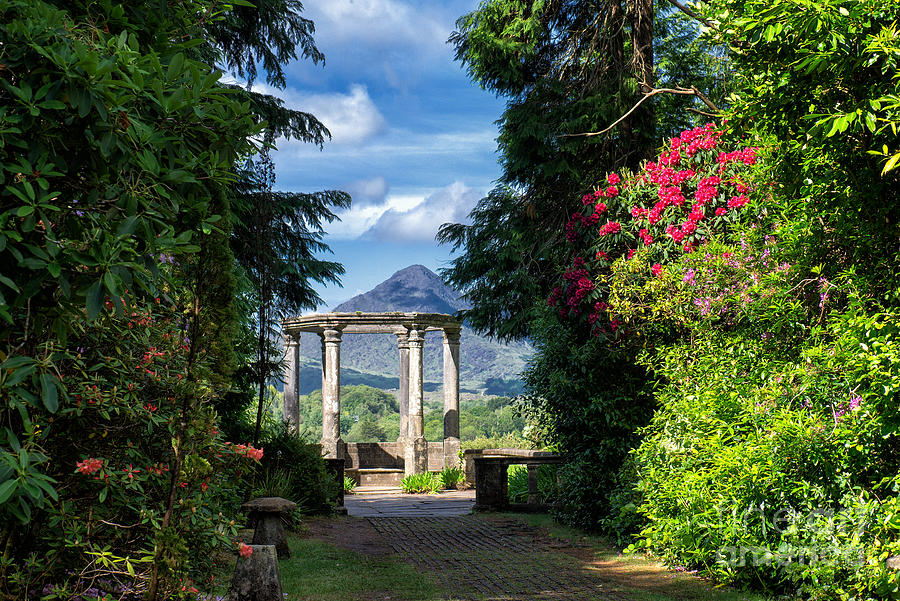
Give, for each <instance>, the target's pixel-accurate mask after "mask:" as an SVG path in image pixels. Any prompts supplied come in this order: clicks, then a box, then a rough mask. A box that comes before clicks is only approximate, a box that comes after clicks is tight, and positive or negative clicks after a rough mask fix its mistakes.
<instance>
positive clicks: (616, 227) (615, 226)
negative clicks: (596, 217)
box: [599, 221, 622, 236]
mask: <svg viewBox="0 0 900 601" xmlns="http://www.w3.org/2000/svg"><path fill="white" fill-rule="evenodd" d="M621 231H622V224H621V223H619V222H618V221H607V222H606V223H604V224H603V225H601V226H600V231H599V234H600V235H601V236H605V235H606V234H618V233H619V232H621Z"/></svg>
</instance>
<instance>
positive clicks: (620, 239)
mask: <svg viewBox="0 0 900 601" xmlns="http://www.w3.org/2000/svg"><path fill="white" fill-rule="evenodd" d="M721 138H722V132H720V131H717V130H716V129H715V126H714V125H713V124H708V125H706V126H703V127H698V128H694V129H691V130H688V131H685V132H682V133H681V135H680V136H678V137H677V138H674V139H672V140H671V142H670V144H669V146H668V148H667V149H666V150H665V151H663V152H662V153H660V155H659V157H658V159H657V160H656V161H655V162H648V163H647V164H646V165H645V166H644V167H643V169H642V170H641V171H640V172H638V173H637V174H635V175H634V176H625V177H620V176H619V175H618V174H616V173H611V174H609V175H608V176H607V178H606V182H604V183H603V186H598V188H597V189H596V190H595V191H593V192H590V193H588V194H585V195H584V196H583V197H582V199H581V200H582V205H583V206H584V207H585V209H584V210H583V211H580V212H576V213H574V214H572V216H571V218H570V219H569V220H568V222H567V223H566V226H565V238H566V239H567V240H568V241H570V242H575V241H577V240H579V238H580V237H582V236H585V237H588V239H587V240H586V241H587V242H588V243H589V244H593V245H594V248H593V249H591V255H589V256H593V258H594V259H593V260H594V261H595V262H594V263H593V266H592V265H587V264H586V262H585V261H584V259H581V258H580V257H579V258H576V259H575V266H574V268H571V269H569V270H567V271H566V272H565V273H564V274H563V279H564V283H563V284H562V285H561V286H560V287H557V288H556V289H554V290H553V293H552V294H551V295H550V296H549V298H548V299H547V302H548V304H549V305H551V306H554V307H558V308H559V313H560V315H561V316H563V317H571V316H577V315H581V314H584V315H586V316H587V320H588V321H589V322H590V323H591V325H592V330H593V331H595V332H596V331H609V329H610V328H612V331H615V329H616V328H613V327H612V321H610V324H609V325H607V326H604V325H602V320H600V315H601V312H602V311H606V305H605V303H603V298H604V290H603V288H602V287H601V285H600V284H599V283H598V281H597V279H596V277H595V276H596V273H594V271H595V269H606V268H607V267H608V265H609V263H611V262H613V261H615V260H616V259H618V258H619V257H627V258H628V259H630V258H631V257H632V256H633V255H634V254H635V252H636V249H635V248H628V246H626V245H627V244H628V241H629V240H630V239H631V238H632V236H633V237H634V238H636V239H638V240H639V241H640V242H638V244H641V245H642V246H644V247H653V246H654V244H657V245H661V246H662V247H663V249H664V250H660V251H657V250H651V251H650V252H651V256H656V255H658V254H659V253H661V252H665V253H666V256H668V255H667V253H669V252H671V246H670V244H671V243H668V240H671V241H672V243H674V244H675V245H676V246H675V249H676V250H677V251H679V252H691V251H693V250H694V249H695V248H696V247H697V245H698V244H701V243H702V242H703V241H704V240H705V239H706V238H707V237H708V236H709V234H710V233H711V232H712V231H713V228H714V227H717V226H718V227H721V226H722V224H723V223H722V221H720V220H718V219H716V220H715V221H713V220H711V219H709V217H711V216H712V215H715V217H716V218H721V217H723V216H725V215H727V213H728V211H729V209H735V210H737V209H741V208H743V207H745V206H746V205H748V204H749V198H748V196H747V193H749V191H750V187H749V186H748V185H747V184H745V183H744V182H743V181H741V179H740V177H741V175H740V172H741V170H743V169H744V168H745V167H744V166H749V165H753V164H755V163H756V160H757V154H758V149H757V148H744V149H741V150H737V151H734V152H720V151H716V150H715V149H716V148H717V147H718V145H719V143H720V140H721ZM710 151H715V152H710ZM648 188H649V190H648ZM647 192H649V193H650V194H653V193H654V192H655V194H654V195H655V196H656V202H654V203H653V204H652V206H640V205H641V204H642V203H643V201H644V199H646V198H647V197H648V195H647ZM732 194H734V196H731V195H732ZM650 197H651V198H652V196H650ZM729 197H730V198H729ZM726 198H728V200H727V202H726V200H725V199H726ZM600 199H604V200H605V203H608V204H609V206H607V204H605V203H604V202H601V201H600ZM689 199H690V200H691V201H692V203H691V204H688V201H689ZM629 201H631V202H630V203H629ZM635 201H637V202H635ZM626 203H628V204H626ZM623 205H624V206H623ZM628 207H630V209H629V208H628ZM688 208H689V210H688ZM626 211H628V212H630V216H631V220H630V221H629V222H628V223H627V224H626V221H627V218H626V219H625V220H623V219H622V218H623V217H625V215H626V213H625V212H626ZM604 213H606V214H608V217H607V218H606V219H605V220H604V221H605V223H602V224H600V218H601V216H602V215H603V214H604ZM595 226H597V227H596V228H595ZM654 226H655V227H657V228H658V229H656V230H655V231H654ZM619 233H624V234H626V235H624V236H609V234H619ZM598 247H599V248H598ZM659 258H662V257H661V256H660V257H659ZM662 269H663V266H662V265H660V264H659V263H656V264H654V265H653V267H652V268H651V271H652V273H653V274H654V275H656V276H657V277H659V276H660V274H661V273H662ZM601 304H602V305H603V309H600V308H598V307H600V305H601Z"/></svg>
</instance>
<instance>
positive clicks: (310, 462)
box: [261, 422, 339, 513]
mask: <svg viewBox="0 0 900 601" xmlns="http://www.w3.org/2000/svg"><path fill="white" fill-rule="evenodd" d="M261 443H262V444H263V445H264V447H265V449H266V454H265V456H264V457H263V459H262V467H263V479H266V478H269V479H270V480H273V481H274V482H277V483H279V485H280V486H281V489H282V490H283V491H284V492H285V493H286V494H284V495H278V496H283V497H284V498H286V499H290V500H291V501H294V502H295V503H297V508H298V510H300V511H302V512H304V513H328V512H330V511H331V510H332V508H333V507H334V502H335V499H336V498H337V495H338V492H339V484H338V483H337V482H335V479H334V476H333V475H332V474H331V473H330V472H328V470H327V468H326V467H325V462H324V461H323V460H322V455H321V451H320V450H319V446H318V445H316V444H314V443H311V442H309V441H308V440H305V439H304V438H303V437H301V436H299V435H297V434H295V433H294V432H291V431H290V430H289V429H288V427H287V426H286V425H285V424H284V423H283V422H282V423H278V424H276V425H274V426H271V427H269V428H267V429H266V430H264V431H263V434H262V437H261Z"/></svg>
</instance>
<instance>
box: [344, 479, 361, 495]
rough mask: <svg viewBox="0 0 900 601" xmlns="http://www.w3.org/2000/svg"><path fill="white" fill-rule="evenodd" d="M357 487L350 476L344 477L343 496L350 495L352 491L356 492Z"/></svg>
mask: <svg viewBox="0 0 900 601" xmlns="http://www.w3.org/2000/svg"><path fill="white" fill-rule="evenodd" d="M357 486H358V484H357V483H356V480H354V479H353V478H351V477H350V476H344V494H345V495H352V494H353V491H355V490H356V487H357Z"/></svg>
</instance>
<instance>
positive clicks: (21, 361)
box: [0, 355, 34, 369]
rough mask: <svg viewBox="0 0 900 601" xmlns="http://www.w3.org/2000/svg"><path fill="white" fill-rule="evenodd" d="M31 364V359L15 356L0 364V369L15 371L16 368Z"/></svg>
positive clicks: (32, 360)
mask: <svg viewBox="0 0 900 601" xmlns="http://www.w3.org/2000/svg"><path fill="white" fill-rule="evenodd" d="M32 364H34V359H32V358H31V357H24V356H22V355H15V356H13V357H9V358H8V359H7V360H6V361H4V362H3V363H0V369H15V368H17V367H22V366H23V365H32Z"/></svg>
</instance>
